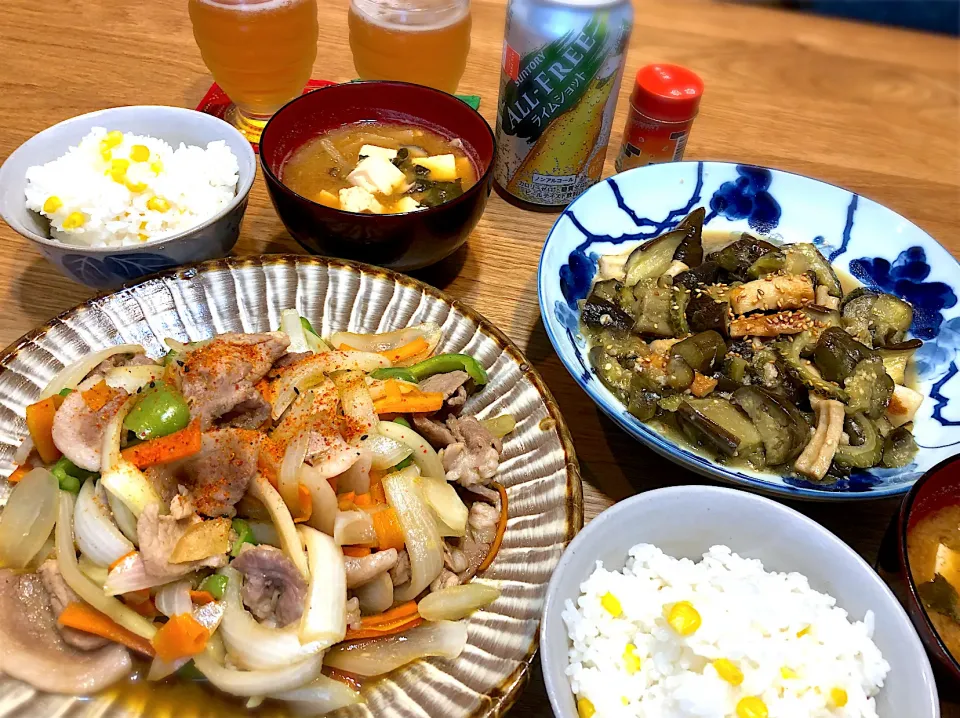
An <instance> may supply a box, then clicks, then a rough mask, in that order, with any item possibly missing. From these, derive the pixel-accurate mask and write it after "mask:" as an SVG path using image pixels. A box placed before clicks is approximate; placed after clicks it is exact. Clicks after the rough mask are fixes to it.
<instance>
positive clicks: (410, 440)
mask: <svg viewBox="0 0 960 718" xmlns="http://www.w3.org/2000/svg"><path fill="white" fill-rule="evenodd" d="M380 433H381V434H383V435H384V436H386V437H388V438H391V439H395V440H396V441H399V442H401V443H404V444H406V445H407V446H409V447H410V448H411V449H413V454H411V458H412V459H413V463H415V464H416V465H417V466H418V467H420V473H421V474H422V475H423V476H430V477H432V478H434V479H443V478H445V477H446V472H445V471H444V470H443V462H442V461H440V456H439V455H438V454H437V452H436V451H434V449H433V447H432V446H430V442H428V441H427V440H426V439H424V438H423V437H422V436H420V434H418V433H417V432H415V431H414V430H413V429H408V428H407V427H405V426H403V425H402V424H396V423H394V422H392V421H381V422H380Z"/></svg>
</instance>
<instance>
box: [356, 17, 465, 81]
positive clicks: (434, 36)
mask: <svg viewBox="0 0 960 718" xmlns="http://www.w3.org/2000/svg"><path fill="white" fill-rule="evenodd" d="M347 19H348V24H349V26H350V49H351V50H352V52H353V64H354V67H356V69H357V74H358V75H360V77H361V78H362V79H364V80H402V81H404V82H414V83H416V84H418V85H427V86H429V87H435V88H437V89H438V90H443V91H444V92H450V93H453V92H454V91H455V90H456V89H457V83H459V82H460V78H461V77H462V76H463V71H464V69H465V68H466V66H467V53H468V52H469V50H470V24H471V21H470V0H350V12H349V15H348V16H347Z"/></svg>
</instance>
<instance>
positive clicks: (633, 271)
mask: <svg viewBox="0 0 960 718" xmlns="http://www.w3.org/2000/svg"><path fill="white" fill-rule="evenodd" d="M686 237H687V230H685V229H674V230H672V231H670V232H666V233H665V234H661V235H660V236H659V237H657V238H655V239H651V240H650V241H649V242H644V243H643V244H641V245H640V246H639V247H637V248H636V249H635V250H633V252H631V253H630V256H629V257H628V258H627V263H626V265H625V267H624V269H625V270H626V280H625V281H626V284H627V286H628V287H632V286H633V285H635V284H636V283H637V282H639V281H641V280H644V279H656V278H657V277H659V276H660V275H662V274H663V273H664V272H666V271H667V270H668V269H669V268H670V264H671V263H672V262H673V255H674V253H675V252H676V251H677V248H678V247H679V246H680V243H681V242H683V240H684V239H686Z"/></svg>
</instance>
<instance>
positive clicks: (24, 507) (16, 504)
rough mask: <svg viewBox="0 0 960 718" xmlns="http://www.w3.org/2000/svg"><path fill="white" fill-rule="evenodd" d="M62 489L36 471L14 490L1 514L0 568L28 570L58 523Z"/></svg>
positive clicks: (44, 472)
mask: <svg viewBox="0 0 960 718" xmlns="http://www.w3.org/2000/svg"><path fill="white" fill-rule="evenodd" d="M59 489H60V487H59V484H58V482H57V479H56V477H54V475H53V474H51V473H50V472H49V471H47V470H46V469H42V468H36V469H33V470H32V471H30V472H29V473H28V474H27V475H26V476H24V477H23V478H22V479H20V482H19V483H18V484H16V486H14V487H13V491H11V492H10V497H9V498H8V499H7V505H6V507H5V508H4V510H3V513H2V514H0V566H3V567H6V568H25V567H26V566H27V564H29V563H30V561H31V559H32V558H33V557H34V556H36V555H37V554H38V553H39V552H40V549H42V548H43V544H44V543H45V542H46V540H47V537H48V536H49V535H50V532H51V531H52V530H53V525H54V524H55V523H56V521H57V513H58V509H59V503H60V490H59Z"/></svg>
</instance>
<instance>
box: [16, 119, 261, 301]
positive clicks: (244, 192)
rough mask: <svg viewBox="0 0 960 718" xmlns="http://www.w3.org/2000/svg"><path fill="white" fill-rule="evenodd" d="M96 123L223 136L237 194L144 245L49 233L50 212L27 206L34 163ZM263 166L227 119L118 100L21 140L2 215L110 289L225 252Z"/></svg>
mask: <svg viewBox="0 0 960 718" xmlns="http://www.w3.org/2000/svg"><path fill="white" fill-rule="evenodd" d="M93 127H105V128H107V129H108V130H120V131H121V132H134V133H136V134H139V135H149V136H150V137H157V138H160V139H163V140H166V141H167V142H168V143H169V144H171V145H172V146H173V147H174V148H176V147H178V146H179V145H180V143H181V142H184V143H186V144H188V145H198V146H200V147H206V146H207V143H209V142H214V141H215V140H224V141H225V142H226V143H227V146H228V147H229V148H230V149H231V150H232V151H233V154H235V155H236V156H237V160H238V163H239V165H240V178H239V181H238V183H237V194H236V196H234V198H233V200H231V201H230V203H229V204H228V205H227V206H225V207H224V208H223V209H221V210H220V211H219V212H218V213H217V214H215V215H213V216H212V217H210V218H209V219H207V220H205V221H204V222H202V223H201V224H199V225H197V226H196V227H193V228H191V229H188V230H184V231H183V232H178V233H176V234H172V235H169V236H167V237H162V238H159V239H154V240H149V241H147V242H144V243H143V244H140V245H137V246H132V247H103V248H90V247H79V246H76V245H72V244H66V243H64V242H58V241H56V240H53V239H50V235H49V233H48V223H47V220H46V219H45V218H44V217H42V216H41V215H39V214H37V213H36V212H31V211H30V210H28V209H27V207H26V198H25V196H24V188H25V187H26V184H27V181H26V172H27V169H28V168H29V167H32V166H33V165H40V164H44V163H46V162H50V161H51V160H54V159H56V158H57V157H60V156H61V155H63V154H64V153H65V152H66V151H67V148H68V147H71V146H76V145H77V144H79V143H80V140H81V139H83V137H84V136H85V135H86V134H87V133H89V132H90V130H91V128H93ZM256 172H257V162H256V157H255V156H254V153H253V149H252V148H251V147H250V143H249V142H248V141H247V140H246V139H245V138H244V137H243V135H241V134H240V133H239V132H237V130H235V129H234V128H233V127H231V126H230V125H229V124H227V123H226V122H224V121H223V120H221V119H218V118H216V117H213V116H211V115H207V114H204V113H202V112H197V111H196V110H187V109H184V108H182V107H165V106H162V105H140V106H133V107H112V108H110V109H106V110H98V111H97V112H91V113H89V114H86V115H80V116H78V117H73V118H71V119H69V120H64V121H63V122H60V123H58V124H56V125H54V126H53V127H48V128H47V129H45V130H43V131H42V132H39V133H38V134H36V135H34V136H33V137H31V138H30V139H29V140H27V141H26V142H24V143H23V144H22V145H20V147H18V148H17V149H16V150H15V151H14V152H13V154H11V155H10V156H9V157H8V158H7V160H6V162H4V163H3V166H2V167H0V217H3V219H4V220H5V221H6V223H7V224H9V225H10V226H11V227H12V228H13V229H15V230H16V231H17V232H19V233H20V234H21V235H23V236H24V237H25V238H26V239H28V240H30V241H31V242H33V243H34V244H35V245H36V247H37V249H39V250H40V252H41V253H42V254H43V256H44V257H46V258H47V259H48V260H50V262H51V263H52V264H53V265H54V266H56V267H57V268H58V269H59V270H60V271H61V272H62V273H63V274H64V275H66V276H67V277H69V278H70V279H73V280H76V281H78V282H80V283H81V284H86V285H87V286H89V287H93V288H95V289H111V288H114V287H117V286H119V285H121V284H123V283H124V282H128V281H130V280H133V279H136V278H138V277H142V276H144V275H147V274H153V273H154V272H158V271H160V270H163V269H170V268H172V267H176V266H178V265H181V264H189V263H191V262H199V261H202V260H205V259H216V258H219V257H224V256H226V255H227V254H228V253H229V252H230V250H231V249H233V245H235V244H236V243H237V237H238V236H239V233H240V220H241V219H242V218H243V213H244V211H246V208H247V198H248V196H249V194H250V188H251V187H252V186H253V178H254V177H255V176H256Z"/></svg>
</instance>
